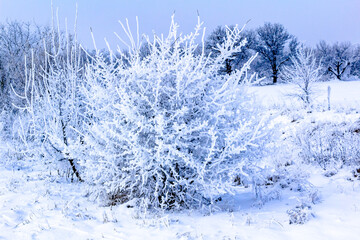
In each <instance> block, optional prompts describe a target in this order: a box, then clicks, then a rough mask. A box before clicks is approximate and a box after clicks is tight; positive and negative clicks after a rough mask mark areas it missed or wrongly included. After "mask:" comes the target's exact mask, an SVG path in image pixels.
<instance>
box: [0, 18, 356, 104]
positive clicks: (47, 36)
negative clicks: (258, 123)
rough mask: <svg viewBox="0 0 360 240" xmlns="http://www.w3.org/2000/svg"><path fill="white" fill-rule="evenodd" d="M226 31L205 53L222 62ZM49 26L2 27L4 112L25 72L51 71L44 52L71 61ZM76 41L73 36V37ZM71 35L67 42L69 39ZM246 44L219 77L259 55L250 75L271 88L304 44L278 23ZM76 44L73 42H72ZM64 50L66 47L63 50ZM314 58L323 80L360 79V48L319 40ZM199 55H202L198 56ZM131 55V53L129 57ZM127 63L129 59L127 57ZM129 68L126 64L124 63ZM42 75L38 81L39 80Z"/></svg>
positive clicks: (87, 57) (214, 35) (210, 40)
mask: <svg viewBox="0 0 360 240" xmlns="http://www.w3.org/2000/svg"><path fill="white" fill-rule="evenodd" d="M226 28H229V29H233V28H234V26H228V27H227V26H218V27H216V28H215V29H214V30H213V31H212V32H211V33H210V34H209V35H208V36H207V37H206V39H205V47H204V49H205V53H206V54H210V55H211V56H212V57H214V58H215V57H217V56H218V55H219V54H220V52H219V51H218V48H217V46H218V45H221V44H222V43H224V42H225V40H226ZM54 34H55V35H56V34H60V35H62V36H61V37H63V38H64V37H65V34H64V33H61V32H56V33H54V32H53V30H52V29H51V28H50V27H43V26H38V25H36V24H33V23H27V22H18V21H7V22H5V23H1V24H0V98H1V102H0V108H1V109H5V108H6V109H9V107H10V108H11V106H12V105H13V104H14V102H15V103H16V101H19V98H17V97H16V96H15V94H14V93H16V92H21V91H23V89H24V86H25V77H26V76H25V74H26V73H25V72H26V71H25V68H26V67H29V66H30V65H31V64H34V65H35V66H36V67H37V68H43V69H45V70H46V68H49V67H50V66H49V64H48V63H49V62H48V61H47V60H46V59H47V57H48V56H45V52H48V53H54V54H55V52H58V54H63V55H64V56H63V57H64V58H66V53H65V52H66V51H65V49H62V50H61V51H58V50H59V49H57V50H56V49H52V48H54V46H56V43H54V41H58V40H57V39H59V38H58V37H54ZM69 36H70V38H72V36H71V35H69ZM69 36H68V37H69ZM243 39H246V43H245V44H243V46H241V51H240V52H236V53H234V54H232V56H230V57H229V58H228V59H226V60H225V64H224V66H223V68H222V69H221V70H220V71H219V74H231V73H232V72H234V71H235V70H236V69H239V68H240V67H242V66H243V65H244V63H245V62H246V61H247V60H248V59H249V57H251V56H253V55H254V54H256V53H258V57H257V58H256V59H255V61H253V63H252V65H251V69H250V71H249V72H250V73H257V74H258V76H259V77H263V78H264V79H265V82H266V83H268V84H271V83H277V82H279V81H282V80H284V74H283V70H284V67H286V66H289V65H291V64H292V62H291V61H290V59H291V57H293V56H295V54H296V50H297V48H298V47H299V45H300V43H299V41H298V40H297V38H296V37H295V36H294V35H292V34H290V33H289V32H288V31H287V30H286V28H285V27H284V26H283V25H281V24H278V23H265V24H264V25H263V26H260V27H258V28H256V29H250V30H244V31H243V32H242V38H241V39H239V41H238V42H239V43H238V44H240V43H242V40H243ZM70 40H71V41H73V40H72V39H70ZM58 47H59V48H61V47H64V46H58ZM312 50H313V51H314V55H315V57H316V59H317V61H318V63H320V65H321V68H322V73H323V79H322V80H324V81H326V80H329V79H331V78H336V79H339V80H346V79H349V78H350V79H351V78H355V79H356V78H360V46H359V45H354V44H351V43H350V42H337V43H334V44H329V43H327V42H326V41H320V42H319V43H318V44H317V45H316V46H315V47H314V48H313V49H312ZM140 51H141V53H140V57H141V59H145V58H146V57H147V56H148V55H149V52H150V51H149V46H148V45H147V44H146V43H144V44H143V45H142V46H141V48H140ZM102 52H103V56H104V57H105V58H107V60H108V61H109V60H110V54H109V52H108V51H107V50H102ZM198 52H199V54H200V50H199V51H198ZM94 54H95V51H91V50H89V51H88V53H87V54H85V52H84V53H83V54H81V58H82V59H83V61H80V62H81V63H82V64H85V62H86V61H91V55H94ZM124 55H125V56H126V54H124ZM123 61H124V62H126V61H127V59H126V58H123ZM125 65H126V64H125ZM38 77H39V78H40V77H41V76H35V78H38Z"/></svg>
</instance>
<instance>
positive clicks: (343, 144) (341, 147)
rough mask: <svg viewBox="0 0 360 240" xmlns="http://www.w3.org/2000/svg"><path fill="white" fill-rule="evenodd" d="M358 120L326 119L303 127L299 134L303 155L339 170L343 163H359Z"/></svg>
mask: <svg viewBox="0 0 360 240" xmlns="http://www.w3.org/2000/svg"><path fill="white" fill-rule="evenodd" d="M357 124H358V123H357V122H355V123H353V124H348V123H341V124H334V123H331V122H325V123H314V124H312V125H307V126H305V127H303V128H301V129H300V130H299V131H298V133H297V138H296V142H297V144H298V145H299V146H300V156H301V157H302V158H303V160H305V161H306V162H308V163H315V164H318V165H319V166H321V167H322V168H323V169H324V170H337V169H339V168H341V167H342V166H343V165H350V166H358V165H359V164H360V149H359V146H360V134H359V132H358V128H359V126H358V125H357Z"/></svg>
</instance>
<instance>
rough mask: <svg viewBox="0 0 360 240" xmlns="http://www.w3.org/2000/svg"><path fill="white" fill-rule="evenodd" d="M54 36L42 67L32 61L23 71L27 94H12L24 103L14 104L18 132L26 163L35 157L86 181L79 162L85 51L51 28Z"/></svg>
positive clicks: (25, 92) (50, 168)
mask: <svg viewBox="0 0 360 240" xmlns="http://www.w3.org/2000/svg"><path fill="white" fill-rule="evenodd" d="M53 29H54V28H53ZM51 36H52V44H51V46H45V47H44V48H45V53H44V55H45V56H46V57H45V59H44V63H43V65H44V66H38V65H36V64H35V62H34V61H31V64H30V67H29V68H25V69H24V70H25V77H26V79H25V86H24V91H23V92H22V93H18V92H16V91H15V90H14V92H15V94H16V95H17V96H18V97H19V98H20V99H21V100H22V102H23V104H19V105H17V106H16V107H17V109H19V110H20V111H21V114H20V116H21V117H20V120H19V121H17V122H15V124H14V129H15V130H16V137H18V138H20V140H21V142H22V143H23V144H24V149H21V152H22V153H23V154H25V155H26V157H27V159H31V158H33V159H36V160H37V161H38V162H41V164H43V165H44V166H45V165H46V166H49V170H50V171H51V170H53V171H54V172H61V173H64V172H69V175H72V176H73V177H74V176H75V178H77V179H78V180H80V181H82V179H81V176H80V172H79V170H78V167H77V166H76V162H77V158H78V156H79V152H81V150H82V145H83V140H82V135H81V134H80V133H81V132H82V125H83V123H84V119H83V114H82V109H83V107H82V106H84V104H83V98H82V96H81V95H80V92H79V84H80V82H81V81H82V76H83V74H82V72H83V67H82V66H83V64H84V63H83V58H82V54H83V51H82V50H81V48H80V45H79V44H78V43H77V41H76V39H73V37H72V35H70V34H67V35H65V37H62V36H64V35H63V34H61V33H60V32H58V33H56V32H54V30H53V32H52V35H51ZM31 59H34V53H33V54H32V56H31ZM25 66H27V64H25ZM36 76H41V77H38V78H36ZM39 160H40V161H39Z"/></svg>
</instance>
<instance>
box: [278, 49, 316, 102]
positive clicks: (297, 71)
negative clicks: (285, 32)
mask: <svg viewBox="0 0 360 240" xmlns="http://www.w3.org/2000/svg"><path fill="white" fill-rule="evenodd" d="M291 63H292V65H291V66H289V67H285V68H284V71H283V73H284V75H285V77H286V78H287V79H288V80H289V81H291V82H293V83H295V84H296V85H297V86H298V90H299V91H298V93H296V96H297V97H299V98H300V99H301V100H303V101H304V103H305V104H306V105H307V106H309V105H310V103H311V95H312V94H313V83H314V82H316V81H318V80H319V79H320V78H321V75H322V74H321V65H320V63H319V62H318V61H317V59H316V57H315V54H314V51H313V50H311V49H309V48H305V47H304V46H300V47H299V48H298V49H297V51H296V55H295V56H292V57H291Z"/></svg>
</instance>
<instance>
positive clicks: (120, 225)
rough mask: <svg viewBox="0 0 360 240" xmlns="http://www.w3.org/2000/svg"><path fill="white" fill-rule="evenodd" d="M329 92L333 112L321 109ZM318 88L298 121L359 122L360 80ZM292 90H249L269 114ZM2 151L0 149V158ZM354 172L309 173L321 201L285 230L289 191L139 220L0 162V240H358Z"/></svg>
mask: <svg viewBox="0 0 360 240" xmlns="http://www.w3.org/2000/svg"><path fill="white" fill-rule="evenodd" d="M328 86H330V87H331V95H330V100H331V107H332V110H331V111H327V110H326V109H327V104H328V103H327V88H328ZM316 88H317V91H316V93H317V96H318V97H317V98H316V101H317V109H318V110H319V111H317V112H313V113H306V116H302V117H301V118H299V119H301V121H308V120H309V121H313V120H314V119H315V120H318V119H334V121H341V120H344V119H350V120H351V121H355V120H356V119H359V117H360V114H359V111H360V82H339V81H332V82H324V83H317V84H316ZM291 89H294V86H293V85H276V86H262V87H252V88H251V89H250V91H252V92H253V93H254V94H255V95H257V96H258V97H259V99H261V102H262V103H263V105H264V106H266V107H268V108H270V109H273V108H286V107H288V108H290V107H291V106H292V105H294V102H295V103H297V102H298V101H297V100H296V99H295V98H294V97H291V96H288V93H289V92H290V91H291ZM322 106H323V107H322ZM321 108H322V109H323V110H321ZM292 118H294V116H291V117H290V116H285V117H284V116H279V117H278V121H281V122H282V123H284V124H285V127H291V124H292V123H291V122H292V120H293V119H292ZM3 145H4V144H3ZM6 148H7V147H6V146H5V145H4V146H3V147H2V148H1V149H0V151H2V155H4V154H5V152H6V151H7V150H6ZM14 161H15V160H14ZM30 165H31V164H30ZM352 170H353V169H352V168H343V169H341V170H340V171H339V173H337V174H336V175H334V176H331V177H326V176H324V172H323V171H321V170H320V169H317V168H310V169H307V171H308V173H309V175H310V178H309V181H310V183H311V184H313V185H314V186H315V187H316V189H318V191H319V195H320V201H319V202H318V203H316V204H314V205H312V206H311V209H310V210H309V211H310V216H312V217H311V219H310V220H309V221H308V222H307V223H305V224H303V225H294V224H291V225H290V224H289V215H288V214H287V210H289V209H293V208H294V207H295V206H297V205H298V204H299V202H300V201H301V199H302V198H303V196H302V195H301V193H299V192H294V191H289V190H286V191H284V192H283V193H282V195H281V196H280V199H278V200H272V201H269V202H266V203H265V204H260V203H259V201H258V200H256V199H255V197H254V195H253V193H252V189H250V188H246V189H244V192H243V193H241V194H238V195H236V196H231V197H230V196H224V197H223V201H221V202H219V203H218V204H219V205H218V206H217V207H218V208H219V209H221V211H216V210H215V211H214V212H213V213H212V214H206V213H204V212H201V211H186V212H183V213H165V214H162V215H159V216H152V217H151V218H150V217H149V218H144V217H142V216H137V214H136V212H135V211H134V209H132V208H127V207H126V206H113V207H102V206H99V204H97V203H94V202H91V201H90V200H89V199H88V198H87V197H86V193H87V186H86V185H85V184H83V183H71V182H70V181H67V180H66V179H63V180H61V179H60V180H59V178H55V177H54V178H51V177H48V176H47V177H45V175H46V174H47V173H44V172H42V168H41V167H37V166H36V165H35V166H32V167H29V164H27V167H24V166H22V167H17V166H16V164H15V165H14V164H8V163H7V164H5V162H4V160H1V159H0V239H11V240H13V239H149V240H150V239H184V240H185V239H277V240H280V239H357V238H358V237H359V236H360V180H357V179H355V178H354V177H353V176H352V173H351V171H352Z"/></svg>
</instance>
